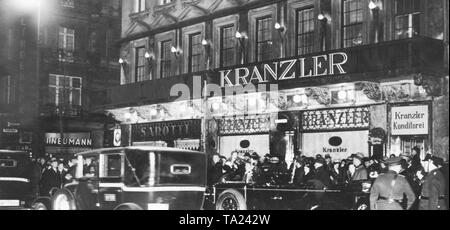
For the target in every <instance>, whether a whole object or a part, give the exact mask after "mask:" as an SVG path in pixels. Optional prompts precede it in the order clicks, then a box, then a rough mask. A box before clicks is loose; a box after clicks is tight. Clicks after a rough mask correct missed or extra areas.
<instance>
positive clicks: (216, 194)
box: [206, 182, 369, 210]
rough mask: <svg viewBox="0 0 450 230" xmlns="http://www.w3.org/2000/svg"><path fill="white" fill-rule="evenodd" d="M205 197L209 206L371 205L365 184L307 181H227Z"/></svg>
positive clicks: (309, 207)
mask: <svg viewBox="0 0 450 230" xmlns="http://www.w3.org/2000/svg"><path fill="white" fill-rule="evenodd" d="M364 186H367V185H364ZM358 187H359V189H358ZM206 199H207V201H208V202H210V207H211V204H212V207H213V208H214V209H215V210H269V209H270V210H367V209H368V208H369V191H367V188H366V189H363V188H362V186H341V187H335V188H327V189H314V188H313V187H310V186H308V185H303V186H294V185H261V184H246V183H243V182H224V183H218V184H216V185H214V186H213V187H212V188H211V189H210V193H208V194H207V198H206Z"/></svg>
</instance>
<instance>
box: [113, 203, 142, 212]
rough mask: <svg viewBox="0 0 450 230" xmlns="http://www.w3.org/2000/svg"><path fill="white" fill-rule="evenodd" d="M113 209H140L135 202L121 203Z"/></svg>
mask: <svg viewBox="0 0 450 230" xmlns="http://www.w3.org/2000/svg"><path fill="white" fill-rule="evenodd" d="M114 210H118V211H135V210H142V208H141V207H139V205H137V204H121V205H119V206H118V207H116V208H115V209H114Z"/></svg>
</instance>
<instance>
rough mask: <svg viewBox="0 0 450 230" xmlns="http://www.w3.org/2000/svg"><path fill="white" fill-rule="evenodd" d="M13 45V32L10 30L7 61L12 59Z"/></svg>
mask: <svg viewBox="0 0 450 230" xmlns="http://www.w3.org/2000/svg"><path fill="white" fill-rule="evenodd" d="M13 45H14V32H13V30H12V29H8V59H12V57H13Z"/></svg>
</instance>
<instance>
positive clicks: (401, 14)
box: [395, 0, 420, 39]
mask: <svg viewBox="0 0 450 230" xmlns="http://www.w3.org/2000/svg"><path fill="white" fill-rule="evenodd" d="M419 33H420V0H396V1H395V38H396V39H402V38H411V37H413V36H416V35H419Z"/></svg>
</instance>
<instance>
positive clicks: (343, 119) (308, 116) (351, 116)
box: [301, 107, 370, 131]
mask: <svg viewBox="0 0 450 230" xmlns="http://www.w3.org/2000/svg"><path fill="white" fill-rule="evenodd" d="M301 116H302V117H301V120H302V125H301V128H302V130H305V131H313V130H317V131H320V130H342V129H353V128H354V129H366V128H369V121H370V113H369V108H367V107H358V108H345V109H327V110H315V111H305V112H303V113H302V115H301Z"/></svg>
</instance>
